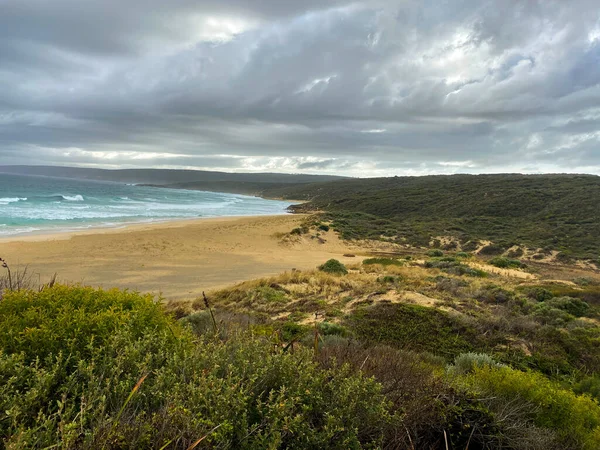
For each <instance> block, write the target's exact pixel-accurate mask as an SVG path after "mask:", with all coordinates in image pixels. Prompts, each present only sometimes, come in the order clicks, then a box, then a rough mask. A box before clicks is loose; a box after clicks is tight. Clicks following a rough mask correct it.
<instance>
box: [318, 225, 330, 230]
mask: <svg viewBox="0 0 600 450" xmlns="http://www.w3.org/2000/svg"><path fill="white" fill-rule="evenodd" d="M318 228H319V230H321V231H329V225H326V224H324V223H321V224H319V226H318Z"/></svg>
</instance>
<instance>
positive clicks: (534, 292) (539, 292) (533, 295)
mask: <svg viewBox="0 0 600 450" xmlns="http://www.w3.org/2000/svg"><path fill="white" fill-rule="evenodd" d="M524 292H525V295H527V297H529V298H530V299H532V300H536V301H538V302H545V301H547V300H550V299H551V298H552V297H554V295H553V294H552V292H550V291H549V290H548V289H544V288H543V287H540V286H535V287H531V288H525V290H524Z"/></svg>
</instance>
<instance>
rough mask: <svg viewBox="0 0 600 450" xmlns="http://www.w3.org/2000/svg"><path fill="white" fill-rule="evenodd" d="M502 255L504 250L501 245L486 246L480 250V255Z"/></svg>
mask: <svg viewBox="0 0 600 450" xmlns="http://www.w3.org/2000/svg"><path fill="white" fill-rule="evenodd" d="M502 253H504V248H503V247H501V246H499V245H495V244H489V245H486V246H485V247H483V248H482V249H481V250H479V254H480V255H490V256H492V255H501V254H502Z"/></svg>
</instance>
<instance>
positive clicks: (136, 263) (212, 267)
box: [0, 214, 359, 301]
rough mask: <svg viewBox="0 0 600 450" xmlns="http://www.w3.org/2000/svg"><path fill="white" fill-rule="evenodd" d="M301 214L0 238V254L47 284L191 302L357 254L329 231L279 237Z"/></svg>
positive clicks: (16, 266) (208, 219)
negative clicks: (319, 237) (240, 284)
mask: <svg viewBox="0 0 600 450" xmlns="http://www.w3.org/2000/svg"><path fill="white" fill-rule="evenodd" d="M305 218H306V216H305V215H302V214H282V215H271V216H238V217H213V218H201V219H184V220H175V221H169V222H161V223H151V224H147V223H145V224H132V225H128V226H126V227H121V228H101V229H88V230H82V231H76V232H68V233H58V234H41V235H29V236H13V237H8V239H7V238H5V239H2V240H0V256H1V257H3V258H4V259H6V260H7V261H8V262H9V264H10V265H11V267H12V268H13V271H14V270H16V269H17V268H19V267H20V268H21V269H23V268H24V267H25V266H27V267H28V271H29V273H30V274H35V279H36V280H37V278H38V276H39V279H40V280H41V282H46V281H47V280H48V279H50V277H52V275H53V274H54V273H57V274H58V280H59V281H60V282H65V283H81V284H85V285H90V286H96V287H102V288H112V287H118V288H123V289H131V290H136V291H140V292H147V293H152V294H155V295H158V294H160V293H162V296H163V297H164V299H165V300H166V301H170V300H181V299H193V298H197V297H198V296H200V295H201V294H202V291H207V292H208V291H210V290H214V289H218V288H223V287H227V286H231V285H233V284H235V283H238V282H241V281H245V280H249V279H254V278H260V277H265V276H270V275H276V274H279V273H281V272H284V271H290V270H292V269H298V270H310V269H314V268H316V267H317V266H318V265H320V264H322V263H324V262H325V261H327V260H328V259H330V258H336V259H339V260H341V261H342V262H345V263H353V262H358V261H359V258H351V257H344V256H343V255H344V254H348V253H352V252H356V251H357V249H356V248H354V247H352V245H351V244H350V243H347V242H343V241H340V240H339V238H338V237H337V235H336V234H335V233H334V232H332V231H331V232H328V233H327V234H326V236H324V237H325V242H324V243H321V242H319V241H317V240H311V239H309V238H305V237H300V238H297V239H296V240H294V241H291V242H290V241H286V240H285V239H282V237H283V236H285V235H286V234H287V233H289V232H290V231H291V230H292V229H293V228H296V227H298V226H300V225H301V223H302V221H303V220H305Z"/></svg>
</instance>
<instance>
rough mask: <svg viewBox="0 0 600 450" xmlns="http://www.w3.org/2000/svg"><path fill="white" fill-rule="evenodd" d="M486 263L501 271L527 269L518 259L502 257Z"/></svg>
mask: <svg viewBox="0 0 600 450" xmlns="http://www.w3.org/2000/svg"><path fill="white" fill-rule="evenodd" d="M488 262H489V263H490V264H491V265H492V266H496V267H500V268H502V269H522V268H525V267H527V265H526V264H523V263H522V262H521V261H519V260H518V259H510V258H504V257H502V256H498V257H496V258H492V259H490V260H489V261H488Z"/></svg>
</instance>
